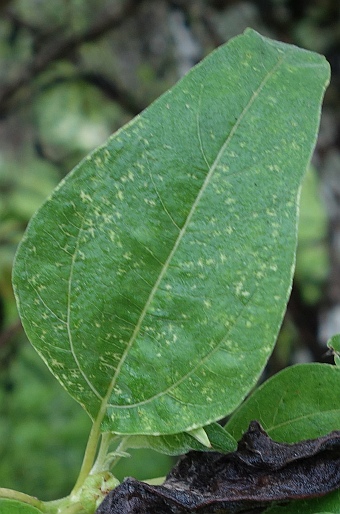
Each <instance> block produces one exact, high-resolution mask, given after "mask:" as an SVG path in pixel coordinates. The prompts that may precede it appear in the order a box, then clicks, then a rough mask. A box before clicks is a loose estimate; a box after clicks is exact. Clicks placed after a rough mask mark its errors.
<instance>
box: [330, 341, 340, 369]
mask: <svg viewBox="0 0 340 514" xmlns="http://www.w3.org/2000/svg"><path fill="white" fill-rule="evenodd" d="M327 346H328V348H329V349H330V350H332V351H333V353H334V362H335V364H336V365H337V366H340V334H336V335H335V336H333V337H331V338H330V340H329V341H328V343H327Z"/></svg>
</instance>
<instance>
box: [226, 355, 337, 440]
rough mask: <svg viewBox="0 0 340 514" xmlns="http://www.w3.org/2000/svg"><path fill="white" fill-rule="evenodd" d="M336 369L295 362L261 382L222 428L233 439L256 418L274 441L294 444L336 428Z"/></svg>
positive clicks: (237, 437) (326, 365) (238, 436)
mask: <svg viewBox="0 0 340 514" xmlns="http://www.w3.org/2000/svg"><path fill="white" fill-rule="evenodd" d="M339 398H340V369H339V368H337V367H335V366H331V365H329V364H317V363H313V364H297V365H295V366H291V367H289V368H286V369H284V370H283V371H281V372H280V373H277V375H274V376H273V377H272V378H270V379H269V380H267V381H266V382H264V384H263V385H262V386H261V387H259V388H258V389H257V390H256V391H255V392H254V393H253V394H252V395H251V396H250V397H249V398H248V399H247V400H246V401H245V402H244V403H243V405H241V407H239V409H238V410H237V411H236V412H235V413H234V414H233V416H232V417H231V418H230V420H229V422H228V423H227V425H226V427H225V428H226V430H227V431H228V432H229V433H230V434H232V435H233V436H234V437H235V438H236V439H239V438H240V436H241V435H242V433H243V432H244V431H245V430H246V429H247V427H248V424H249V422H250V421H251V420H254V419H256V420H258V421H259V422H260V423H261V425H262V426H263V428H264V430H265V431H266V432H267V433H268V434H269V435H270V437H272V439H275V440H276V441H283V442H287V443H294V442H297V441H301V440H303V439H313V438H316V437H319V436H321V435H325V434H327V433H328V432H331V431H332V430H340V401H339Z"/></svg>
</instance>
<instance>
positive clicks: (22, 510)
mask: <svg viewBox="0 0 340 514" xmlns="http://www.w3.org/2000/svg"><path fill="white" fill-rule="evenodd" d="M0 512H1V514H41V510H39V509H36V508H35V507H32V505H28V504H27V503H22V502H19V501H16V500H7V499H2V498H0Z"/></svg>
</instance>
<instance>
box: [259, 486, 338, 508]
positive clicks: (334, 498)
mask: <svg viewBox="0 0 340 514" xmlns="http://www.w3.org/2000/svg"><path fill="white" fill-rule="evenodd" d="M265 512H266V514H339V513H340V490H338V491H333V492H332V493H329V494H326V496H322V497H321V498H312V499H311V500H299V501H293V502H289V503H288V504H287V505H285V506H282V507H280V506H275V507H271V508H269V509H268V510H266V511H265Z"/></svg>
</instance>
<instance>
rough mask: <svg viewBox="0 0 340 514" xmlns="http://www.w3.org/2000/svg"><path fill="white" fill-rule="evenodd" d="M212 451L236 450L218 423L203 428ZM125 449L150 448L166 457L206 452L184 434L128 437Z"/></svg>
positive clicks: (204, 446) (205, 449)
mask: <svg viewBox="0 0 340 514" xmlns="http://www.w3.org/2000/svg"><path fill="white" fill-rule="evenodd" d="M204 430H205V432H206V435H207V438H208V441H209V442H210V446H211V449H212V450H215V451H220V452H232V451H234V450H235V449H236V446H237V445H236V441H235V439H234V438H233V437H232V436H231V435H230V434H228V432H227V431H226V430H225V429H224V428H223V427H221V425H219V424H218V423H212V424H211V425H207V426H205V427H204ZM126 447H127V448H152V449H153V450H156V451H158V452H160V453H165V454H166V455H181V454H183V453H187V452H188V451H189V450H196V451H207V446H206V445H204V444H202V443H201V442H200V441H198V440H197V439H195V438H194V437H192V436H191V435H189V434H188V433H185V432H180V433H179V434H171V435H163V436H152V435H135V436H131V437H129V439H128V441H127V444H126Z"/></svg>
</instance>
